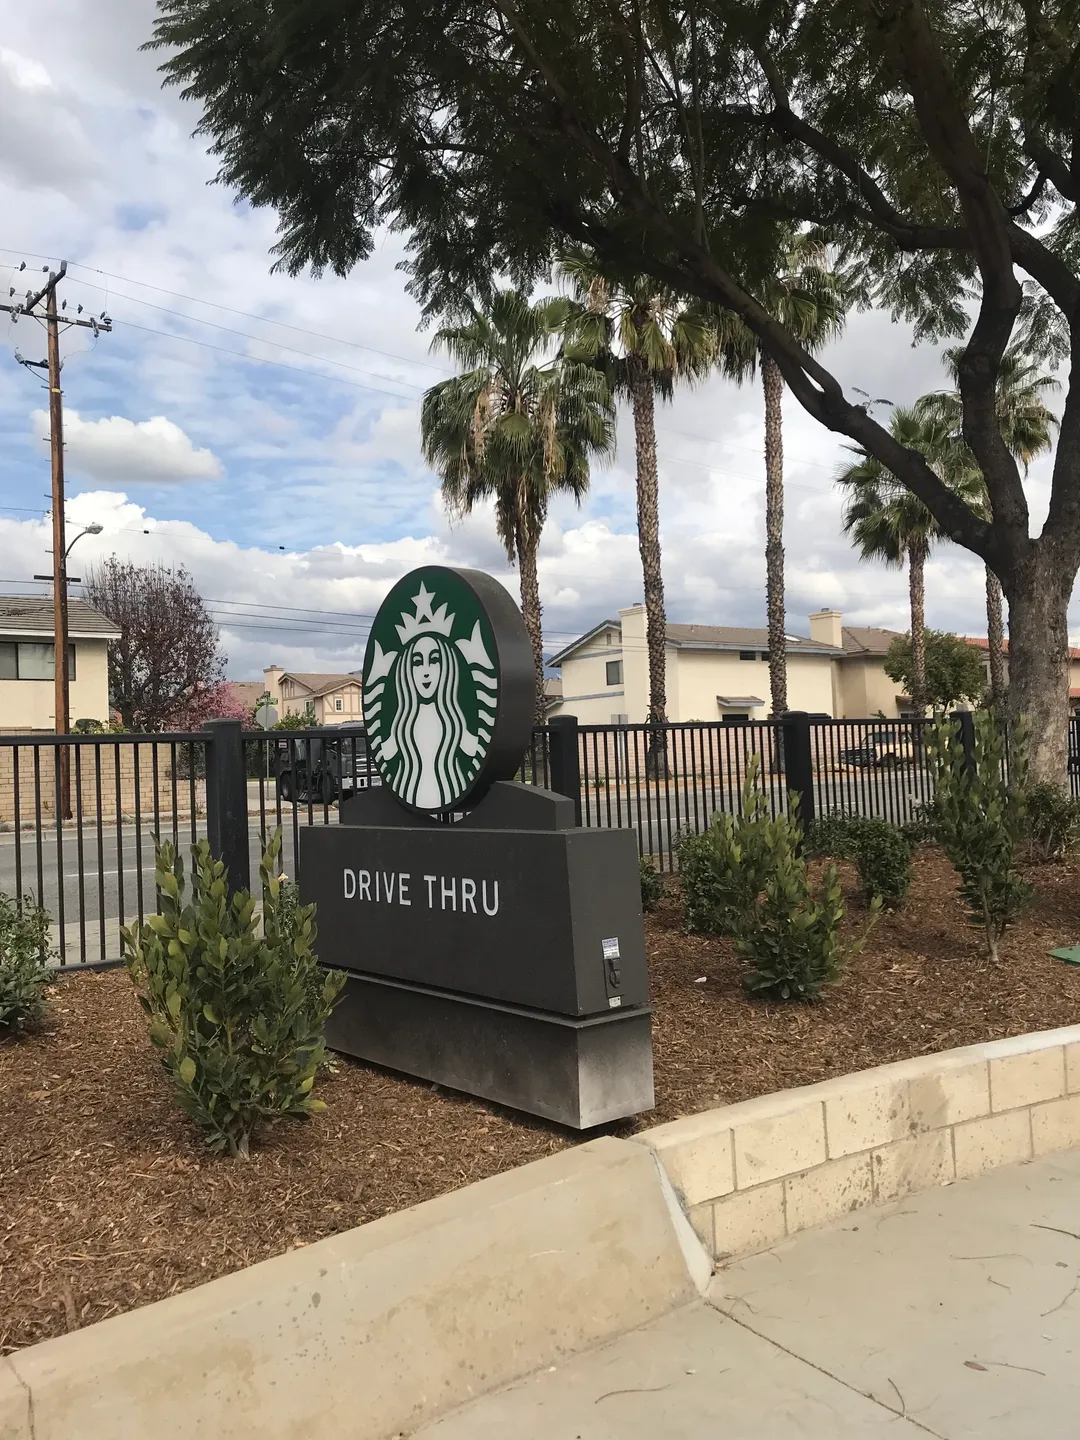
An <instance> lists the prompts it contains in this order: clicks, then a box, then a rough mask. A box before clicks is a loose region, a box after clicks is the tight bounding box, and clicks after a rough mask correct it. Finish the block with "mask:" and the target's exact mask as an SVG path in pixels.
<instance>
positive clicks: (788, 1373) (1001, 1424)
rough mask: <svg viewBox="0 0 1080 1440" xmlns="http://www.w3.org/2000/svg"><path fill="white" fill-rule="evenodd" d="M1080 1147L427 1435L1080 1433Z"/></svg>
mask: <svg viewBox="0 0 1080 1440" xmlns="http://www.w3.org/2000/svg"><path fill="white" fill-rule="evenodd" d="M1078 1361H1080V1152H1078V1151H1072V1152H1067V1153H1065V1154H1062V1155H1057V1156H1054V1157H1052V1158H1050V1159H1044V1160H1039V1161H1036V1162H1035V1163H1033V1164H1031V1165H1023V1166H1016V1167H1010V1168H1008V1169H1005V1170H999V1171H996V1172H994V1173H992V1174H989V1175H985V1176H982V1177H981V1178H979V1179H977V1180H968V1181H961V1182H959V1183H957V1184H956V1185H953V1186H951V1187H949V1188H947V1189H944V1190H934V1191H929V1192H926V1193H924V1194H921V1195H916V1196H912V1197H910V1198H908V1199H906V1200H902V1201H898V1202H896V1203H894V1204H892V1205H889V1206H887V1207H882V1208H881V1209H877V1210H869V1211H862V1212H861V1213H859V1214H856V1215H852V1216H850V1217H849V1218H847V1219H845V1220H841V1221H837V1222H835V1223H834V1224H832V1225H830V1226H827V1227H825V1228H823V1229H821V1230H816V1231H809V1232H807V1233H805V1234H803V1235H801V1236H799V1237H798V1238H796V1239H794V1240H789V1241H787V1242H785V1243H784V1244H783V1245H781V1246H777V1247H776V1248H775V1249H773V1250H771V1251H768V1252H766V1253H764V1254H762V1255H755V1256H752V1257H750V1258H749V1259H747V1260H742V1261H739V1262H737V1263H735V1264H733V1265H731V1266H730V1267H729V1268H727V1269H724V1270H721V1271H720V1272H719V1273H718V1274H717V1276H716V1277H715V1279H714V1281H713V1285H712V1287H711V1289H710V1292H709V1296H708V1303H707V1304H701V1305H693V1306H690V1307H688V1308H686V1309H683V1310H680V1311H678V1312H676V1313H675V1314H673V1315H669V1316H667V1317H665V1318H664V1319H662V1320H660V1321H657V1322H655V1323H653V1324H651V1325H648V1326H646V1327H644V1328H642V1329H640V1330H637V1331H634V1332H633V1333H632V1334H629V1335H625V1336H623V1337H622V1338H621V1339H619V1340H617V1341H614V1342H613V1343H612V1344H609V1345H606V1346H603V1347H601V1348H600V1349H598V1350H594V1351H591V1352H589V1353H588V1354H585V1355H581V1356H578V1357H577V1358H576V1359H572V1360H569V1361H567V1362H566V1363H565V1364H564V1365H561V1366H558V1367H555V1368H553V1369H551V1370H547V1371H545V1372H543V1373H542V1374H539V1375H535V1376H532V1377H530V1378H528V1379H526V1380H523V1381H520V1382H518V1383H517V1384H515V1385H512V1386H510V1387H509V1388H508V1389H506V1390H504V1391H501V1392H499V1393H497V1394H494V1395H489V1396H486V1397H484V1398H482V1399H480V1400H478V1401H476V1402H475V1403H474V1404H472V1405H469V1406H467V1407H465V1408H464V1409H462V1410H459V1411H457V1412H455V1413H454V1414H452V1415H450V1416H448V1417H446V1418H444V1419H443V1420H441V1421H438V1422H436V1423H434V1424H431V1425H428V1426H425V1427H423V1428H422V1429H420V1430H419V1431H417V1432H415V1440H505V1437H507V1436H513V1440H636V1437H640V1440H646V1437H648V1440H668V1437H670V1440H711V1437H713V1436H717V1437H720V1436H722V1437H723V1440H795V1437H800V1440H856V1437H861V1436H876V1435H879V1434H880V1435H881V1436H882V1437H884V1436H885V1435H886V1434H888V1435H891V1436H894V1437H896V1440H908V1437H910V1440H918V1437H920V1436H926V1435H931V1436H937V1437H939V1440H968V1437H972V1440H974V1437H979V1440H1036V1437H1037V1440H1059V1437H1061V1440H1065V1437H1068V1436H1072V1435H1076V1434H1080V1413H1078V1411H1080V1405H1078V1402H1077V1395H1078V1382H1077V1364H1078Z"/></svg>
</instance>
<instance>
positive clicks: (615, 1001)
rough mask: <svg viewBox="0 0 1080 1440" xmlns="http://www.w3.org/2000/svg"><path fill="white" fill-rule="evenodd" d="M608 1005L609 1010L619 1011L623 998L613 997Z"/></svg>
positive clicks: (619, 996)
mask: <svg viewBox="0 0 1080 1440" xmlns="http://www.w3.org/2000/svg"><path fill="white" fill-rule="evenodd" d="M607 1003H608V1009H609V1010H618V1008H619V1006H620V1005H621V1004H622V996H621V995H612V997H611V999H610V1000H609V1001H608V1002H607Z"/></svg>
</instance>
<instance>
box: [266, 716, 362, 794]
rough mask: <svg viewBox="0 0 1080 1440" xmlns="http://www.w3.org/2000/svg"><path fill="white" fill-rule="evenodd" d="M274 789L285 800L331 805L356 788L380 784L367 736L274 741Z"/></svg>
mask: <svg viewBox="0 0 1080 1440" xmlns="http://www.w3.org/2000/svg"><path fill="white" fill-rule="evenodd" d="M274 768H275V774H276V776H277V792H278V794H279V795H280V797H281V799H282V800H284V801H285V802H286V804H296V803H300V804H302V805H333V804H335V803H336V802H339V801H341V800H347V799H348V797H349V796H350V795H353V794H355V793H356V791H357V790H366V789H368V787H369V786H375V785H381V784H382V780H381V778H380V776H379V772H378V770H377V769H376V768H375V762H374V760H373V759H371V757H370V752H369V750H368V742H367V736H366V735H365V734H363V733H362V732H361V733H359V734H356V733H354V734H343V735H342V736H341V738H340V739H338V738H337V737H334V738H331V737H330V736H327V737H326V738H325V739H324V738H322V737H321V736H320V737H316V738H306V737H305V738H303V739H296V740H288V739H285V738H282V739H280V740H278V742H277V756H276V760H275V767H274Z"/></svg>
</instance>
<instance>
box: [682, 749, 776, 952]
mask: <svg viewBox="0 0 1080 1440" xmlns="http://www.w3.org/2000/svg"><path fill="white" fill-rule="evenodd" d="M760 768H761V762H760V759H759V757H758V756H757V755H754V756H753V757H752V758H751V760H750V764H749V766H748V767H747V771H746V780H745V782H744V784H743V790H742V806H741V810H740V813H739V814H738V815H727V814H717V815H714V816H713V821H712V824H711V825H710V826H709V828H708V830H706V831H705V832H704V834H702V835H684V836H682V837H681V838H680V839H679V841H678V842H677V844H676V847H675V854H676V858H677V860H678V862H679V879H680V883H681V886H682V896H683V913H684V917H685V921H686V928H687V929H688V930H689V931H691V932H694V933H697V934H700V935H736V934H739V933H740V932H741V930H742V927H743V925H744V924H745V923H746V916H747V915H748V914H749V913H750V912H751V911H752V910H753V908H754V906H755V905H756V904H757V900H758V896H759V895H760V894H761V893H762V891H763V890H764V889H765V883H766V881H767V879H768V877H769V867H770V864H771V863H772V855H773V853H774V851H775V849H776V846H777V845H778V844H779V843H780V837H781V835H783V836H786V837H787V843H788V844H790V845H791V846H793V847H794V846H797V845H798V839H799V830H798V826H797V824H796V822H795V820H794V819H791V818H789V817H788V816H786V815H778V816H777V817H776V819H775V820H773V819H770V817H769V802H768V800H767V799H766V797H765V795H764V794H763V793H762V791H761V789H760V787H759V785H758V775H759V773H760Z"/></svg>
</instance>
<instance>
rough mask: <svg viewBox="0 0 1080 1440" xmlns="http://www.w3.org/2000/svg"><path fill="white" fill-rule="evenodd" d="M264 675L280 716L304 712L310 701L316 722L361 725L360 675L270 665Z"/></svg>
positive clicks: (266, 686)
mask: <svg viewBox="0 0 1080 1440" xmlns="http://www.w3.org/2000/svg"><path fill="white" fill-rule="evenodd" d="M263 679H264V681H265V687H264V688H265V690H266V692H267V693H268V694H269V695H270V697H271V701H272V703H273V705H274V707H275V709H276V710H277V712H278V715H279V716H285V715H302V714H303V713H304V711H305V710H306V709H307V707H308V705H309V704H310V705H311V706H312V708H313V709H314V711H315V724H316V725H347V724H356V725H359V724H360V723H361V721H362V719H363V710H362V707H361V703H360V693H361V692H360V676H359V675H326V674H314V673H312V672H310V671H299V670H283V669H282V668H281V666H280V665H269V666H267V668H266V669H265V670H264V671H263Z"/></svg>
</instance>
